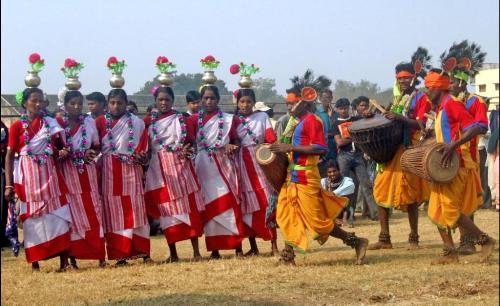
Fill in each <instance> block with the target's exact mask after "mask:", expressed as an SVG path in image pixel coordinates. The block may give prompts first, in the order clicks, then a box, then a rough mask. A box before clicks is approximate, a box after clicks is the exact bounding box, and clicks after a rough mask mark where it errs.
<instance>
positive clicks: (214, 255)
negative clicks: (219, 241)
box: [209, 251, 222, 259]
mask: <svg viewBox="0 0 500 306" xmlns="http://www.w3.org/2000/svg"><path fill="white" fill-rule="evenodd" d="M221 258H222V257H221V256H220V253H219V251H212V254H210V257H209V259H221Z"/></svg>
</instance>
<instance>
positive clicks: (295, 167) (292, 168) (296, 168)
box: [288, 164, 312, 170]
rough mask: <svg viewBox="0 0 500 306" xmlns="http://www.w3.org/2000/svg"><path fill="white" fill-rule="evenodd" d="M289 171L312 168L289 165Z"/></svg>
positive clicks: (309, 167) (309, 168)
mask: <svg viewBox="0 0 500 306" xmlns="http://www.w3.org/2000/svg"><path fill="white" fill-rule="evenodd" d="M288 169H289V170H311V169H312V166H301V165H297V164H290V165H288Z"/></svg>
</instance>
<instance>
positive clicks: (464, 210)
mask: <svg viewBox="0 0 500 306" xmlns="http://www.w3.org/2000/svg"><path fill="white" fill-rule="evenodd" d="M425 87H426V88H427V96H428V97H429V100H430V101H431V102H432V104H433V106H434V107H435V108H436V112H437V117H436V121H435V124H434V127H435V132H436V140H437V142H438V143H444V144H446V145H445V147H444V148H443V156H442V158H441V165H442V166H444V167H447V166H448V165H449V163H450V160H451V157H452V155H453V152H454V151H456V152H457V153H458V155H459V157H460V168H459V171H458V174H457V176H456V177H455V178H454V179H453V181H451V182H450V183H447V184H442V183H433V184H432V185H431V193H430V199H429V211H428V214H429V217H430V218H431V220H432V221H433V222H434V223H435V224H436V225H437V226H438V229H439V234H440V235H441V239H442V240H443V255H442V256H441V257H439V258H437V259H436V260H434V261H433V262H432V264H448V263H457V262H458V253H457V251H456V249H455V246H454V244H453V239H452V236H451V233H450V230H451V229H453V228H455V227H457V226H459V227H460V228H461V229H462V232H463V234H464V235H468V236H469V237H471V238H472V239H473V240H474V243H475V244H478V245H480V246H481V262H484V261H486V260H487V259H488V257H489V256H490V255H491V253H492V252H493V249H494V247H495V240H494V239H493V238H491V237H490V236H488V235H487V234H486V233H484V232H482V231H481V230H480V229H479V228H478V227H477V226H476V225H475V224H474V223H473V222H472V220H471V219H470V218H469V216H470V215H471V214H472V213H473V212H474V210H475V208H476V206H477V198H478V197H479V195H480V190H481V187H480V186H481V185H480V179H479V174H478V172H477V171H476V165H475V163H474V161H473V160H472V158H471V151H470V141H471V140H472V139H474V138H475V137H476V136H477V135H479V134H480V133H481V132H482V129H483V128H482V127H481V126H480V124H479V122H477V121H476V120H475V119H474V118H473V117H472V116H471V115H470V113H469V112H467V109H466V108H465V106H464V104H463V103H462V102H460V101H458V100H456V99H455V98H454V97H453V96H452V95H450V93H449V91H448V90H449V87H450V79H449V77H448V75H447V74H446V73H443V72H441V70H439V69H433V70H432V71H431V72H429V74H427V76H426V78H425Z"/></svg>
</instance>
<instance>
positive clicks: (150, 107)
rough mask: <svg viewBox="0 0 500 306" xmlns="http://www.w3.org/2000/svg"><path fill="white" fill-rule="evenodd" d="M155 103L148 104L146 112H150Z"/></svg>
mask: <svg viewBox="0 0 500 306" xmlns="http://www.w3.org/2000/svg"><path fill="white" fill-rule="evenodd" d="M155 106H156V105H154V104H150V105H148V108H146V112H147V113H151V112H152V111H153V108H155Z"/></svg>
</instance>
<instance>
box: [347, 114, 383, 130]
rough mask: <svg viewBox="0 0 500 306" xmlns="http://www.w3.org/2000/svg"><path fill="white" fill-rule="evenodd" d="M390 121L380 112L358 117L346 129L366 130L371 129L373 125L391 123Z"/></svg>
mask: <svg viewBox="0 0 500 306" xmlns="http://www.w3.org/2000/svg"><path fill="white" fill-rule="evenodd" d="M391 123H392V121H391V120H389V119H387V118H385V117H384V116H383V115H381V114H377V115H375V116H373V117H371V118H363V119H359V120H357V121H354V122H353V123H352V124H351V125H350V126H349V127H348V130H349V132H350V131H361V130H366V129H371V128H374V127H379V126H384V125H387V124H391Z"/></svg>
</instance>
